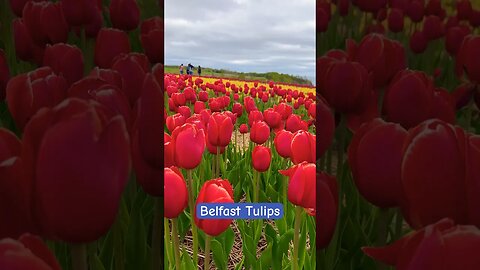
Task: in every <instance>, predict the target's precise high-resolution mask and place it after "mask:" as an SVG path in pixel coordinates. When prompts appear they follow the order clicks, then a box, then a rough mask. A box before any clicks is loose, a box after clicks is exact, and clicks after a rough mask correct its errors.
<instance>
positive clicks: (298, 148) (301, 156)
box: [290, 130, 316, 164]
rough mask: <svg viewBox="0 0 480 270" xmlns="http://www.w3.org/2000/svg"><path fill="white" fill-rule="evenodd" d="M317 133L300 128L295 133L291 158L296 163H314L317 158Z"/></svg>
mask: <svg viewBox="0 0 480 270" xmlns="http://www.w3.org/2000/svg"><path fill="white" fill-rule="evenodd" d="M315 137H316V136H315V135H313V134H311V133H310V132H308V131H304V130H299V131H297V132H295V133H294V134H293V137H292V142H291V146H290V148H291V151H292V152H291V155H290V158H291V159H292V162H293V163H294V164H299V163H301V162H303V161H306V162H308V163H314V162H315V160H316V152H315V148H316V143H315Z"/></svg>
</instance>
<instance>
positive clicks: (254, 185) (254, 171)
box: [253, 170, 258, 202]
mask: <svg viewBox="0 0 480 270" xmlns="http://www.w3.org/2000/svg"><path fill="white" fill-rule="evenodd" d="M257 182H258V179H257V171H256V170H253V187H254V188H253V202H258V183H257Z"/></svg>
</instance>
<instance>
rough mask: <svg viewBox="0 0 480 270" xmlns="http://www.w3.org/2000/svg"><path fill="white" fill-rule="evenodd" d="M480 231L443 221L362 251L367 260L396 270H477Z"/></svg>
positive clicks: (479, 266)
mask: <svg viewBox="0 0 480 270" xmlns="http://www.w3.org/2000/svg"><path fill="white" fill-rule="evenodd" d="M479 235H480V231H479V230H478V228H477V227H475V226H465V225H455V223H454V221H452V220H451V219H447V218H445V219H442V220H440V221H438V222H437V223H435V224H431V225H428V226H427V227H426V228H424V229H422V230H419V231H416V232H413V233H411V234H408V235H406V236H404V237H402V238H400V239H399V240H397V241H395V242H393V243H392V244H390V245H388V246H385V247H364V248H362V250H363V252H364V253H365V254H367V255H368V256H370V257H372V258H374V259H376V260H378V261H381V262H383V263H386V264H388V265H392V266H395V267H396V269H405V270H413V269H423V270H437V269H479V268H480V260H479V259H478V256H477V254H476V253H475V251H476V250H478V249H479V248H480V236H479Z"/></svg>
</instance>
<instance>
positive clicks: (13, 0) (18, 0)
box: [9, 0, 43, 17]
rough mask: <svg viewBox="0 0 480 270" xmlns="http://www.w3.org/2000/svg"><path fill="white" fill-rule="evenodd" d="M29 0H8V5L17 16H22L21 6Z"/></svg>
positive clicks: (37, 0)
mask: <svg viewBox="0 0 480 270" xmlns="http://www.w3.org/2000/svg"><path fill="white" fill-rule="evenodd" d="M28 1H29V0H9V2H10V7H11V9H12V11H13V13H15V16H17V17H22V12H23V7H24V6H25V4H26V3H27V2H28ZM40 1H43V0H35V2H40Z"/></svg>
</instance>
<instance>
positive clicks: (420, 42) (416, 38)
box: [410, 30, 428, 54]
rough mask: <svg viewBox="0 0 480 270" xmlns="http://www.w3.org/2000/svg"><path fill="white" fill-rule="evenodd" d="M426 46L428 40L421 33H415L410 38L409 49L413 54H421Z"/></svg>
mask: <svg viewBox="0 0 480 270" xmlns="http://www.w3.org/2000/svg"><path fill="white" fill-rule="evenodd" d="M427 46H428V40H427V38H426V37H425V34H424V33H423V32H421V31H418V30H417V31H415V32H414V33H413V34H412V36H411V37H410V49H411V50H412V52H414V53H417V54H418V53H423V52H424V51H425V50H426V49H427Z"/></svg>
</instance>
